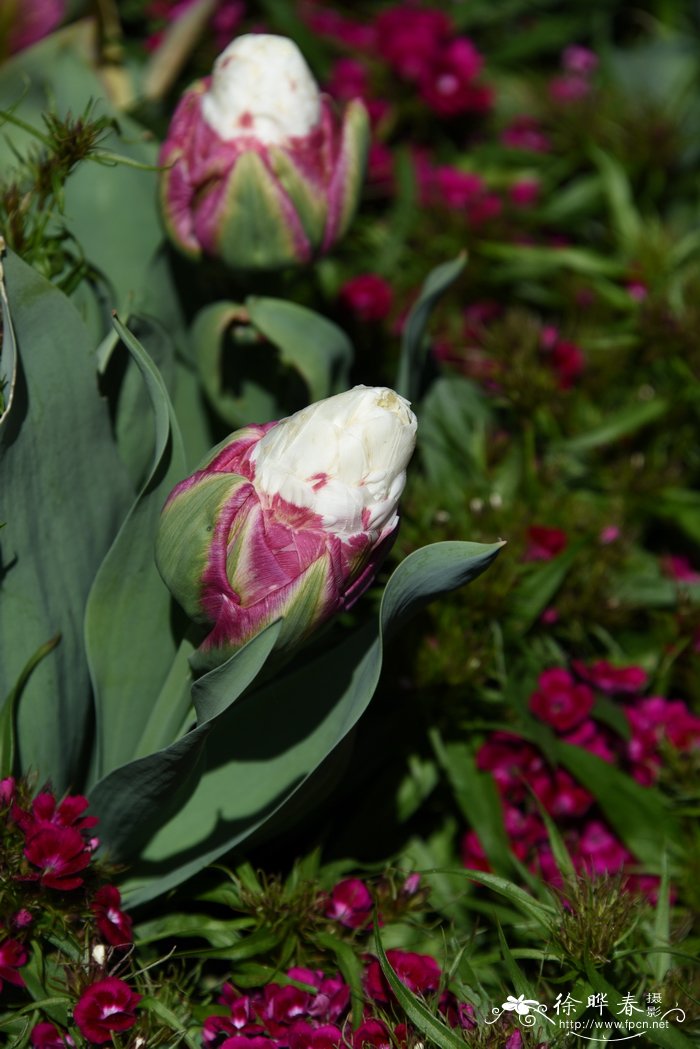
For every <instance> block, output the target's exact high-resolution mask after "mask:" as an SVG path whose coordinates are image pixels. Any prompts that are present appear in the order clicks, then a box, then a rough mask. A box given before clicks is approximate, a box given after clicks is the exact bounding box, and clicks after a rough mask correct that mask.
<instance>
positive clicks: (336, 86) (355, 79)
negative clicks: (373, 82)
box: [327, 58, 368, 102]
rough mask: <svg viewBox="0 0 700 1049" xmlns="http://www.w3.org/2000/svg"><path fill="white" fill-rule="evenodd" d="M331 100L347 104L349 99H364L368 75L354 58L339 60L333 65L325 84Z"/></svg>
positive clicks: (366, 92) (366, 91) (366, 93)
mask: <svg viewBox="0 0 700 1049" xmlns="http://www.w3.org/2000/svg"><path fill="white" fill-rule="evenodd" d="M327 89H328V93H329V94H330V95H333V98H338V99H340V100H341V101H343V102H349V101H350V99H351V98H362V99H366V98H367V95H368V74H367V70H366V68H365V67H364V66H363V65H362V63H361V62H358V61H357V59H355V58H339V59H337V61H335V62H334V63H333V67H332V69H331V75H330V78H329V80H328V84H327Z"/></svg>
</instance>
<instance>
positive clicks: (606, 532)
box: [598, 525, 622, 546]
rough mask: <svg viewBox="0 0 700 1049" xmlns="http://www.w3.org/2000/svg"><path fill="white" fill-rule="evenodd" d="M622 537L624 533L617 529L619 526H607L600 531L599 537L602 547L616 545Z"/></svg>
mask: <svg viewBox="0 0 700 1049" xmlns="http://www.w3.org/2000/svg"><path fill="white" fill-rule="evenodd" d="M621 535H622V532H621V531H620V529H619V528H618V527H617V525H606V526H605V527H604V528H601V530H600V533H599V535H598V542H599V543H600V544H601V545H602V546H609V545H610V543H616V542H617V540H618V539H619V538H620V537H621Z"/></svg>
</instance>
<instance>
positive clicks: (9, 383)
mask: <svg viewBox="0 0 700 1049" xmlns="http://www.w3.org/2000/svg"><path fill="white" fill-rule="evenodd" d="M4 251H5V244H4V241H3V240H2V238H1V237H0V306H1V307H2V319H3V330H2V344H1V347H2V352H1V353H0V426H2V423H3V420H4V419H5V416H6V415H7V413H8V412H9V410H10V408H11V407H12V399H13V397H14V395H15V384H16V382H17V342H16V339H15V332H14V328H13V326H12V314H11V312H10V304H9V303H8V301H7V291H6V289H5V270H4V267H3V264H2V255H3V254H4Z"/></svg>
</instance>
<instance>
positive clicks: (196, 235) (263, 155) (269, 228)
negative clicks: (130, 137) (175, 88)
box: [160, 33, 369, 270]
mask: <svg viewBox="0 0 700 1049" xmlns="http://www.w3.org/2000/svg"><path fill="white" fill-rule="evenodd" d="M368 135H369V132H368V119H367V113H366V110H365V108H364V106H363V104H362V102H361V101H360V100H359V99H354V100H353V101H351V102H350V103H349V105H348V106H347V108H346V110H345V115H344V117H343V119H342V121H340V119H339V118H338V117H337V115H336V113H335V111H334V109H333V107H332V104H331V101H330V99H328V98H327V97H326V96H324V95H321V94H320V93H319V90H318V86H317V85H316V82H315V81H314V79H313V76H312V75H311V72H310V70H309V68H308V66H307V65H306V62H305V61H304V58H303V56H302V54H301V52H300V51H299V49H298V48H297V46H296V44H294V43H293V42H292V41H291V40H287V39H286V38H285V37H279V36H269V35H267V34H262V33H261V34H247V35H244V36H240V37H237V38H236V39H235V40H234V41H233V42H232V43H231V44H229V46H228V47H227V48H226V50H225V51H224V52H223V53H222V54H221V55H219V57H218V59H217V60H216V63H215V65H214V71H213V74H212V76H211V77H206V78H205V79H203V80H199V81H197V82H196V83H195V84H194V85H193V86H192V87H190V88H189V89H188V90H187V91H186V92H185V94H184V95H183V97H182V99H181V101H180V104H179V105H178V107H177V109H176V111H175V114H174V116H173V119H172V123H171V125H170V129H169V131H168V135H167V138H166V141H165V143H164V145H163V148H162V150H161V154H160V164H161V165H162V166H163V167H164V169H165V170H164V172H163V175H162V179H161V202H162V210H163V214H164V217H165V225H166V229H167V231H168V235H169V236H170V237H171V239H172V240H173V242H174V244H175V245H176V246H177V247H178V248H179V249H180V250H181V251H182V252H184V253H185V254H187V255H189V256H191V257H192V258H199V257H200V256H201V255H202V254H206V255H211V256H214V257H217V258H220V259H222V260H223V261H224V262H226V263H227V264H228V265H229V266H231V267H232V268H233V269H241V270H266V269H278V268H280V267H283V266H288V265H294V264H298V263H305V262H308V261H309V260H310V259H311V258H313V257H314V255H316V254H317V253H319V252H324V251H327V250H328V249H329V248H330V246H331V245H332V244H333V243H334V242H335V241H336V240H337V239H338V238H339V237H341V236H342V235H343V233H344V232H345V230H346V229H347V227H348V225H349V224H350V220H351V218H352V215H353V212H354V210H355V207H356V204H357V202H358V199H359V195H360V188H361V183H362V177H363V173H364V164H365V156H366V151H367V143H368Z"/></svg>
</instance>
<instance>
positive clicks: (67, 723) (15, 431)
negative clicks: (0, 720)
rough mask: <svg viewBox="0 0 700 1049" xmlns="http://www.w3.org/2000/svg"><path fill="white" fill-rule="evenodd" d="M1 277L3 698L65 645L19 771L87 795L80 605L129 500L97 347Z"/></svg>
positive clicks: (25, 735) (11, 267)
mask: <svg viewBox="0 0 700 1049" xmlns="http://www.w3.org/2000/svg"><path fill="white" fill-rule="evenodd" d="M5 276H6V280H7V302H5V303H3V318H4V321H5V331H6V332H7V331H8V330H9V329H10V324H11V325H12V327H13V329H14V332H15V336H16V342H17V354H18V364H17V384H16V387H15V396H14V400H13V403H12V407H11V410H10V411H9V412H8V413H7V415H6V417H5V421H4V423H3V426H2V428H1V429H0V460H1V462H2V477H3V495H4V497H5V507H6V509H5V514H6V515H7V516H6V521H5V527H4V528H3V529H2V532H0V542H1V543H2V562H1V563H2V569H1V573H0V574H1V575H2V587H3V593H2V601H1V602H0V695H4V696H6V695H8V694H9V692H10V690H11V689H12V688H13V686H14V684H15V682H16V681H17V679H18V677H19V675H20V672H21V670H22V668H23V666H24V665H25V664H26V662H27V660H28V659H29V658H30V657H31V655H32V653H34V652H36V651H37V650H38V649H39V648H40V646H41V645H43V644H45V642H46V641H47V639H48V638H50V637H53V636H55V635H56V634H60V635H61V638H62V641H61V644H60V645H59V646H58V647H57V648H56V649H55V651H53V652H52V653H51V654H50V655H49V656H48V657H47V658H46V659H44V660H42V662H41V663H40V664H39V665H38V666H37V667H36V669H35V670H34V672H33V673H32V675H31V678H30V679H29V680H28V681H27V683H26V686H25V688H24V691H23V695H22V702H21V704H20V707H19V711H18V716H17V746H18V757H19V766H20V768H21V769H24V770H27V769H29V768H32V769H34V770H36V771H37V773H38V774H39V775H40V776H41V777H42V779H50V780H51V781H52V784H53V787H54V789H55V790H56V791H57V792H59V793H60V792H61V791H63V790H65V789H67V788H68V787H69V786H72V787H73V788H74V789H79V788H80V787H81V786H82V783H81V762H82V755H83V752H84V746H85V741H86V740H85V733H86V731H87V727H88V725H89V724H90V720H91V715H90V678H89V673H88V666H87V662H86V658H85V653H84V648H83V636H82V623H83V617H84V610H85V604H86V601H87V597H88V593H89V590H90V586H91V585H92V581H93V579H94V576H95V573H96V571H97V569H98V567H99V565H100V563H101V562H102V560H103V558H104V556H105V553H106V552H107V550H108V549H109V546H110V544H111V542H112V540H113V538H114V536H115V534H116V532H117V530H118V528H119V524H120V522H121V521H122V519H123V517H124V515H125V513H126V511H127V509H128V506H129V502H130V500H131V498H132V495H131V486H130V484H129V481H128V478H127V476H126V472H125V470H124V468H123V466H122V463H121V461H120V459H119V456H118V453H117V450H116V446H115V443H114V440H113V437H112V434H111V432H110V426H109V417H108V413H107V409H106V405H105V402H104V401H103V400H102V398H100V396H99V394H98V390H97V382H96V361H95V357H94V347H93V345H92V344H91V341H90V338H89V335H88V332H87V330H86V328H85V326H84V324H83V322H82V321H81V319H80V316H79V315H78V313H77V311H76V309H75V307H74V306H73V305H72V303H71V302H70V301H69V300H68V299H67V298H66V296H65V295H63V293H62V292H60V291H59V290H58V289H57V288H55V287H54V286H53V285H52V284H50V283H49V282H48V281H46V280H44V278H43V277H41V276H39V274H38V273H37V272H36V271H35V270H33V269H31V268H30V267H29V266H27V265H26V264H25V263H24V262H22V261H20V260H19V259H18V258H17V256H15V255H13V254H12V253H8V256H7V258H6V260H5ZM8 304H9V309H8ZM10 314H11V320H10ZM105 478H109V484H107V485H105V484H104V479H105ZM37 725H40V726H41V731H40V732H37Z"/></svg>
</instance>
